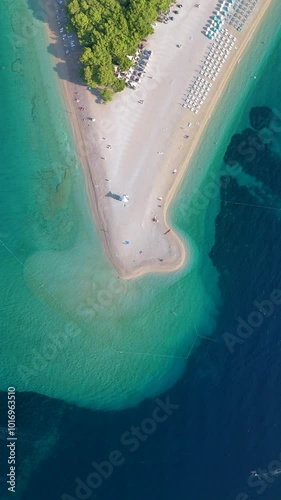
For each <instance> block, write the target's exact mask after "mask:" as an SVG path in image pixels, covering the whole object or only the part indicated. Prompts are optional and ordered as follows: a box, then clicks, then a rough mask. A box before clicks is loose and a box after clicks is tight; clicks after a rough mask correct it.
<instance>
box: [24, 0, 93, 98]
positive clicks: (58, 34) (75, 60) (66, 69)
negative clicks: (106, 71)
mask: <svg viewBox="0 0 281 500" xmlns="http://www.w3.org/2000/svg"><path fill="white" fill-rule="evenodd" d="M66 3H67V2H66V0H61V3H60V0H58V1H55V0H47V1H45V0H39V2H38V0H27V4H28V7H29V9H30V10H31V11H32V14H33V16H34V19H36V23H37V25H38V26H39V28H41V26H42V27H43V28H44V29H48V32H49V36H48V38H49V45H48V46H47V48H46V50H47V51H48V52H49V54H51V55H52V56H54V57H56V58H58V59H59V61H57V62H56V63H55V65H54V71H55V72H56V73H57V75H58V77H59V78H60V80H65V81H68V82H70V83H73V84H76V85H83V86H85V87H86V83H85V82H84V81H83V79H82V77H81V69H82V65H81V63H80V60H79V59H80V56H81V52H82V48H81V46H80V44H79V41H78V37H77V35H76V34H75V33H71V32H68V31H67V28H66V27H67V23H68V19H67V15H66V8H65V6H66ZM70 35H71V37H70ZM89 92H91V93H92V95H93V96H95V100H96V103H97V104H102V103H103V98H102V96H101V93H100V91H99V90H98V89H91V90H90V89H89Z"/></svg>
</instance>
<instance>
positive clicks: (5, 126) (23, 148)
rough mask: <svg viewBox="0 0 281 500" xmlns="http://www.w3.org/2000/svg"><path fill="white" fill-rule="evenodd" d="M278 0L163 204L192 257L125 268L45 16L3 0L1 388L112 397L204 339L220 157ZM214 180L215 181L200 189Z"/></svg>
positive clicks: (164, 377)
mask: <svg viewBox="0 0 281 500" xmlns="http://www.w3.org/2000/svg"><path fill="white" fill-rule="evenodd" d="M278 8H279V7H278V6H277V3H276V4H275V12H273V10H272V12H271V13H270V16H269V18H268V19H267V22H266V23H265V24H264V26H263V28H262V31H261V34H260V36H261V37H262V39H265V40H266V42H267V43H266V44H264V45H262V46H261V45H260V44H257V45H256V50H254V49H253V50H251V54H248V55H247V56H245V57H244V58H243V60H242V61H241V63H240V68H239V75H238V74H237V75H236V77H235V78H234V79H233V81H232V82H231V83H230V85H229V88H228V91H227V94H226V95H225V97H224V98H223V99H222V101H221V103H220V109H219V111H218V114H217V116H216V117H215V118H214V120H213V124H212V128H211V129H209V130H208V132H207V134H206V136H205V139H204V141H203V142H202V145H201V147H200V149H199V151H198V153H197V155H196V157H195V159H194V160H193V162H192V165H191V168H190V169H189V172H188V174H187V177H186V181H185V183H184V185H183V187H182V189H181V191H180V193H179V197H178V199H177V201H176V203H175V205H174V207H173V209H172V211H171V217H172V221H174V222H175V224H176V225H177V227H178V228H179V230H180V231H181V232H182V234H183V236H184V237H186V238H188V239H189V240H190V243H191V246H192V251H193V256H192V257H193V259H192V266H191V267H190V268H189V269H183V270H182V271H181V272H179V273H177V274H174V275H170V276H148V277H145V278H143V279H140V280H137V281H132V282H121V281H120V280H119V279H118V277H117V276H116V273H115V272H114V271H113V270H112V268H111V266H110V265H109V263H108V262H107V260H106V258H105V257H104V255H103V252H102V249H101V245H100V243H99V239H98V233H97V231H96V229H95V226H94V223H93V221H92V219H91V216H90V213H89V207H88V202H87V197H86V192H85V187H84V181H83V177H82V173H81V170H80V166H79V165H78V163H77V159H76V157H75V153H74V148H73V143H72V136H71V132H70V130H69V126H68V122H67V111H66V110H65V109H64V104H63V101H62V99H61V95H60V91H59V87H58V82H57V80H56V73H55V71H54V68H53V63H52V59H51V56H50V54H49V53H48V51H47V50H46V39H45V34H44V31H43V24H42V23H41V22H38V21H36V20H35V18H34V15H33V14H34V13H33V12H32V10H31V9H29V8H28V5H27V2H26V1H25V0H16V1H14V2H9V1H8V0H7V1H6V2H4V4H3V8H2V7H1V30H2V31H1V33H2V35H1V44H2V47H1V51H0V54H1V56H0V67H2V70H1V80H0V81H1V96H2V100H1V111H2V112H1V117H0V120H1V123H0V133H1V141H2V146H1V152H0V154H1V174H2V182H1V214H2V217H1V227H0V238H1V241H2V245H1V264H0V265H1V329H2V349H1V354H0V356H1V358H0V361H1V388H2V389H5V388H6V386H7V385H15V386H16V387H17V389H18V390H28V391H34V392H38V393H41V394H45V395H48V396H51V397H55V398H60V399H62V400H64V401H67V402H72V403H75V404H77V405H81V406H86V407H90V408H97V409H116V408H118V409H119V408H124V407H129V406H132V405H135V404H137V403H138V402H140V401H141V400H143V399H144V398H146V397H151V396H154V395H157V394H159V393H160V392H161V391H163V390H164V389H167V388H168V387H170V386H171V385H172V384H173V383H174V382H175V381H176V380H178V379H179V377H180V375H181V374H182V372H183V370H184V367H185V365H186V362H187V358H188V356H189V354H190V351H191V348H195V349H196V346H198V345H199V343H200V342H201V341H202V340H201V339H200V338H197V335H200V333H201V332H204V335H205V336H206V335H208V334H211V333H212V331H213V330H214V327H215V323H216V316H217V313H218V310H219V307H220V304H221V298H220V294H219V291H218V287H217V282H218V275H217V271H216V270H215V268H214V267H213V265H212V263H211V260H210V258H209V252H210V250H211V248H212V245H213V242H214V234H215V224H214V220H215V216H216V214H217V212H218V210H219V197H218V192H219V190H218V189H217V188H216V186H217V185H218V178H219V170H220V168H221V163H219V162H217V161H216V158H221V153H222V151H223V150H224V149H225V146H226V143H227V131H228V130H229V128H230V127H231V126H233V123H234V121H235V122H236V123H237V124H238V123H239V120H240V119H243V113H242V110H241V109H240V108H239V107H238V106H237V93H239V95H240V97H241V102H242V100H243V99H244V98H245V97H246V95H247V93H250V92H251V90H252V88H253V86H254V85H257V84H258V79H257V80H254V79H253V78H252V75H253V74H255V75H257V76H258V75H259V73H260V72H262V68H263V64H265V60H266V57H267V54H269V53H270V49H271V48H272V46H273V44H274V43H275V38H274V36H273V37H272V34H273V33H275V34H276V33H277V31H278V30H277V28H278V17H277V16H276V12H279V11H278ZM2 11H3V12H2ZM257 54H258V58H257ZM234 103H235V104H236V106H235V107H234ZM230 109H231V110H232V113H229V110H230ZM222 116H224V121H223V126H222V119H221V117H222ZM214 143H218V144H216V145H214ZM210 176H211V177H210ZM210 183H211V187H213V186H214V185H215V189H214V190H213V191H212V193H214V194H211V195H209V194H207V195H205V200H204V199H203V201H202V199H201V200H200V199H199V197H200V196H202V193H204V192H205V190H206V189H209V188H206V186H209V185H210ZM208 192H209V191H208ZM190 193H192V196H190Z"/></svg>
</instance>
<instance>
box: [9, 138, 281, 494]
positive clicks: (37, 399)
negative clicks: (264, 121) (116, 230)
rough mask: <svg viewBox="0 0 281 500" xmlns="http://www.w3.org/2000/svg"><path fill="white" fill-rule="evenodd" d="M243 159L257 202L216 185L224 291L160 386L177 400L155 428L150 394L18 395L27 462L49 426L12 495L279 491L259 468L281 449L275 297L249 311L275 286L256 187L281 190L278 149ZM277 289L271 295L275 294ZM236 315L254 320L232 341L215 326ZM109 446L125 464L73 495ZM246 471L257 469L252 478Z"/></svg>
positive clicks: (21, 448)
mask: <svg viewBox="0 0 281 500" xmlns="http://www.w3.org/2000/svg"><path fill="white" fill-rule="evenodd" d="M234 132H241V131H240V130H239V131H234ZM230 139H231V138H230ZM242 167H243V170H244V171H248V172H249V171H250V170H251V172H252V173H257V172H258V174H257V175H258V176H259V178H260V180H261V181H262V184H263V188H262V192H260V193H259V199H258V201H257V196H256V193H255V195H253V193H252V194H251V193H250V191H249V189H248V188H246V187H244V186H242V187H239V185H238V183H237V181H236V180H235V179H233V178H230V179H228V182H227V183H224V184H223V186H224V187H223V188H222V190H221V200H222V201H221V211H220V213H219V215H218V217H217V219H216V242H215V244H214V246H213V249H212V251H211V258H212V260H213V263H214V264H215V266H216V268H217V269H218V270H219V272H220V280H219V286H220V290H221V292H222V295H223V298H224V301H223V305H222V307H221V312H220V315H219V319H218V324H217V328H216V332H215V334H214V336H213V341H210V340H209V341H208V340H206V341H203V342H202V343H201V345H200V346H199V347H198V348H197V349H195V350H194V351H193V355H192V356H191V358H190V360H189V363H188V366H187V368H186V372H185V374H184V377H183V378H182V380H181V381H180V382H179V383H178V384H177V385H176V386H175V387H174V388H173V389H172V390H170V391H169V392H167V393H166V394H163V395H161V396H160V400H161V401H162V403H163V402H165V401H166V398H169V401H170V402H171V403H172V404H173V405H176V406H178V407H177V408H174V409H173V410H171V412H170V413H171V414H168V415H167V418H166V420H165V421H163V422H158V423H157V424H155V426H156V428H153V423H152V424H151V421H150V422H149V421H146V420H145V419H147V418H150V417H151V416H152V415H154V414H155V413H153V412H154V411H155V408H156V407H157V406H159V402H156V401H146V402H144V403H143V404H141V405H140V406H139V407H138V408H133V409H129V410H126V411H122V412H117V413H115V412H93V411H89V410H84V409H78V408H76V407H71V406H69V405H66V404H64V403H61V402H59V401H54V400H50V399H48V398H45V397H41V396H38V395H32V396H31V395H30V394H19V395H18V403H20V404H18V427H19V429H20V432H21V433H22V435H21V439H20V440H19V444H18V460H19V459H20V463H21V467H20V469H22V470H25V469H26V470H28V466H29V465H30V464H29V462H30V461H33V460H35V461H36V457H37V455H38V454H39V455H40V454H41V453H42V448H44V436H45V435H46V436H49V435H50V431H51V430H52V429H56V433H57V434H56V437H55V442H54V444H53V446H51V447H50V449H51V451H50V454H49V455H48V454H47V455H46V457H45V459H43V460H42V461H41V463H40V464H39V466H38V467H37V468H36V469H35V472H34V474H33V475H32V476H31V479H30V480H29V482H28V483H27V485H26V488H25V491H24V493H23V494H22V496H20V497H19V498H21V499H22V500H33V499H36V500H37V499H38V500H39V499H40V500H50V499H51V500H56V499H64V500H67V499H68V500H70V499H73V498H79V499H80V498H85V499H86V498H91V499H100V500H115V499H116V498H118V499H119V498H120V499H124V500H125V499H126V500H132V499H134V500H144V499H148V500H160V499H161V500H170V499H171V498H177V499H178V500H185V499H188V500H246V499H247V500H248V499H255V498H257V497H259V496H260V495H262V498H264V499H268V500H277V499H280V496H281V475H278V474H277V475H275V476H274V475H272V474H269V475H268V474H267V473H268V472H272V470H273V469H270V468H272V467H277V468H278V463H275V462H274V461H276V460H278V459H280V458H281V456H280V454H281V385H280V354H281V352H280V346H281V344H280V316H281V305H280V304H274V305H272V306H270V305H268V303H267V304H266V305H265V307H266V308H268V314H267V316H268V317H266V316H265V315H263V316H259V317H258V316H256V315H253V314H252V315H251V313H253V311H257V310H258V308H257V306H256V305H255V304H254V302H255V301H259V303H260V302H261V301H263V300H268V299H269V298H270V296H271V297H273V295H272V293H273V291H274V290H281V270H280V264H279V263H280V258H279V256H280V248H281V222H280V209H279V208H278V202H277V201H276V199H275V205H273V204H272V205H271V207H270V208H264V207H265V206H266V207H268V206H269V201H268V200H269V194H268V190H267V191H266V194H264V193H265V189H264V187H265V186H267V187H268V186H269V187H270V191H271V193H272V192H273V191H274V192H275V194H276V195H278V193H280V192H281V190H280V188H281V159H280V156H279V155H277V154H275V153H272V147H271V145H268V146H266V148H265V150H263V151H262V152H258V153H257V155H256V157H255V159H254V161H252V162H249V161H248V160H247V158H246V159H245V158H244V162H243V161H242ZM272 178H274V185H271V180H272ZM263 197H264V199H263ZM225 200H228V202H226V201H225ZM231 202H234V203H231ZM237 202H239V203H240V204H236V203H237ZM256 205H259V206H256ZM274 206H275V207H277V208H276V209H272V208H273V207H274ZM279 206H280V203H279ZM275 293H276V292H275ZM274 299H275V301H276V300H277V301H279V302H280V297H279V299H278V294H277V295H276V294H275V295H274ZM238 317H241V318H242V319H243V320H244V321H246V323H248V324H249V323H251V321H252V322H254V323H253V324H255V322H257V323H261V324H260V326H256V327H253V328H252V331H251V330H250V327H249V326H248V327H245V326H244V328H246V334H247V335H246V336H248V338H247V339H245V340H244V341H243V342H242V341H241V340H240V342H239V343H235V344H234V345H233V349H230V350H232V351H233V352H230V350H229V349H228V348H227V345H226V342H225V338H224V334H225V333H226V332H228V333H230V334H233V335H236V338H237V333H236V331H237V327H238V320H237V318H238ZM3 401H4V398H3ZM3 406H4V405H2V407H3ZM157 415H158V416H159V415H160V418H161V417H163V416H164V415H165V413H164V412H163V411H162V410H161V411H159V413H157ZM34 419H35V420H34ZM151 425H152V427H151ZM132 426H135V427H138V426H147V427H145V429H147V432H148V433H149V432H151V434H149V435H148V436H147V438H146V439H145V437H143V436H145V435H144V434H143V433H141V435H140V437H139V438H138V439H137V441H128V440H129V439H130V438H131V439H132V436H131V435H130V437H129V435H128V434H126V435H125V437H124V436H123V439H122V435H123V434H124V433H125V432H127V433H128V432H129V433H130V434H131V433H132V432H134V431H132V429H131V427H132ZM155 426H154V427H155ZM54 432H55V431H54ZM136 432H137V431H136ZM48 439H49V437H47V441H48ZM142 439H145V440H142ZM124 440H125V441H124ZM137 442H138V444H137ZM36 443H37V444H36ZM35 446H37V449H36V447H35ZM137 447H138V449H136V450H135V448H137ZM46 449H48V446H47V443H46ZM114 450H117V451H119V452H120V453H119V455H118V456H117V461H121V462H123V463H122V464H121V465H119V466H117V465H115V467H113V470H110V471H109V470H108V468H107V467H106V466H104V467H105V469H104V470H106V473H107V474H109V477H108V478H104V479H102V482H101V476H100V477H98V476H95V475H94V476H92V481H94V483H92V484H93V485H94V486H96V485H97V482H96V481H99V482H101V485H100V486H99V487H98V488H92V489H91V490H86V491H84V493H83V495H84V496H83V495H82V493H81V495H80V496H77V495H76V494H75V488H76V482H75V479H76V478H80V479H81V481H83V482H85V481H86V480H88V481H89V480H90V479H89V474H91V473H93V472H94V471H95V469H94V467H93V466H92V465H91V463H92V462H94V461H95V462H96V463H98V464H100V463H101V462H104V461H108V458H109V456H110V454H111V453H112V452H113V451H114ZM114 457H115V458H114V459H116V455H114ZM118 463H119V462H118ZM259 469H263V472H262V471H261V470H259ZM253 470H257V471H258V474H259V476H260V478H254V477H253V478H252V480H249V477H250V472H251V471H253ZM248 481H252V482H250V484H248ZM63 494H65V496H63ZM239 494H241V496H239ZM67 495H69V496H67Z"/></svg>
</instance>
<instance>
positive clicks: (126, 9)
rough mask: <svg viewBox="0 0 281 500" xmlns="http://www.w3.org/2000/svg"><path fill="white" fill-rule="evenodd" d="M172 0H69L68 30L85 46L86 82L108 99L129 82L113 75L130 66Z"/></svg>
mask: <svg viewBox="0 0 281 500" xmlns="http://www.w3.org/2000/svg"><path fill="white" fill-rule="evenodd" d="M170 3H171V0H69V2H68V6H67V8H68V16H69V19H70V25H69V29H70V30H71V31H75V32H76V33H77V35H78V38H79V41H80V44H81V45H82V47H83V52H82V56H81V63H82V76H83V79H84V80H85V82H86V83H87V85H89V86H90V87H92V88H99V89H100V90H101V94H102V97H103V99H104V101H105V102H107V101H110V100H112V96H113V94H114V92H121V91H122V90H123V89H124V88H125V86H126V84H125V82H124V81H122V80H119V79H118V78H116V76H115V75H114V65H118V66H119V67H120V69H121V71H126V70H128V69H129V68H130V66H131V64H132V63H131V61H130V59H129V58H128V57H127V56H128V55H131V56H133V55H135V53H136V50H137V47H138V44H139V43H140V41H141V40H142V39H143V38H146V37H148V36H149V35H151V34H152V33H153V27H152V24H153V23H154V22H155V21H156V20H157V18H158V15H159V13H160V12H165V11H167V9H168V7H169V5H170Z"/></svg>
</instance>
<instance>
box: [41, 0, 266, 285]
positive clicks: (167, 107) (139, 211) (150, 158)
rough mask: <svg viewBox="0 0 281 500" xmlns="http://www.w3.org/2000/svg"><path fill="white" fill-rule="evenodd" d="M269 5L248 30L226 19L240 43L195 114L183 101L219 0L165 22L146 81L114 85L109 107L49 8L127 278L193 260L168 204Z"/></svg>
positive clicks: (107, 231)
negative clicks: (88, 81) (117, 89)
mask: <svg viewBox="0 0 281 500" xmlns="http://www.w3.org/2000/svg"><path fill="white" fill-rule="evenodd" d="M270 4H271V0H263V2H258V5H257V6H256V8H255V10H254V11H253V14H252V17H251V18H250V20H249V21H248V22H247V24H246V26H245V28H244V30H243V31H242V32H237V31H236V30H235V29H234V28H232V27H229V26H227V25H225V27H226V28H227V29H228V31H229V32H230V33H232V34H233V35H235V36H236V37H237V41H236V42H235V48H234V50H232V52H231V54H230V56H229V58H228V59H227V61H226V62H225V64H224V66H223V68H222V70H221V72H220V74H219V76H218V78H217V79H216V81H215V82H214V83H213V85H212V89H211V91H210V93H209V95H208V97H207V99H206V100H205V101H204V105H203V106H202V108H201V109H200V111H199V112H198V114H196V115H195V114H194V113H192V112H191V111H190V110H188V109H186V108H184V107H183V106H182V104H183V103H184V99H185V97H186V93H187V88H188V86H189V85H190V84H191V83H192V81H193V80H194V78H195V77H196V76H197V75H198V72H199V70H200V66H201V65H202V60H203V59H204V58H205V55H206V52H207V51H208V48H209V46H210V44H211V43H212V41H211V40H209V39H208V38H207V37H206V36H204V35H203V34H202V28H203V26H204V25H205V24H206V21H207V19H208V18H209V16H210V15H211V14H212V12H213V11H214V8H215V7H216V5H217V2H216V0H211V1H209V2H204V4H201V6H200V8H197V7H195V4H194V3H193V1H191V0H182V5H183V8H182V9H180V13H179V15H177V16H174V21H169V23H168V24H161V23H159V24H158V26H157V27H156V29H155V33H154V34H153V35H152V36H151V37H150V38H149V39H148V42H147V43H146V44H145V45H146V48H147V49H150V50H152V52H153V55H152V57H151V59H150V61H149V66H148V67H147V69H146V74H145V77H144V78H143V80H142V82H141V85H140V87H139V88H138V89H137V90H135V91H134V90H131V89H126V90H125V91H123V92H122V93H120V94H116V96H115V97H114V100H113V102H111V103H110V104H108V105H106V106H104V105H103V104H101V103H100V102H99V98H98V95H97V94H96V93H95V92H94V91H90V90H88V89H87V87H86V86H85V85H84V84H83V83H82V82H81V81H80V79H79V75H78V72H79V64H78V59H79V54H80V52H79V46H78V44H77V42H76V49H75V50H72V51H70V53H68V54H66V53H65V47H64V44H63V40H62V37H61V33H60V32H59V27H58V24H57V18H56V16H55V15H54V16H50V20H49V24H48V38H49V41H50V44H52V46H53V50H52V53H54V54H55V55H54V67H55V68H56V67H59V72H58V73H59V77H60V84H61V87H62V91H63V95H64V98H65V103H66V109H67V111H68V113H69V117H70V121H71V126H72V129H73V133H74V138H75V144H76V147H77V152H78V156H79V159H80V161H81V164H82V166H83V170H84V173H85V179H86V183H87V192H88V196H89V200H90V204H91V208H92V212H93V216H94V218H95V221H96V224H97V227H98V229H99V231H100V237H101V240H102V242H103V245H104V248H105V251H106V253H107V255H108V257H109V259H110V261H111V262H112V264H113V266H114V268H115V269H116V271H117V273H118V275H119V276H120V277H122V278H124V279H132V278H136V277H139V276H142V275H144V274H147V273H157V272H161V273H162V272H173V271H176V270H178V269H180V268H181V267H182V266H183V265H184V264H185V263H186V262H187V261H188V257H189V250H188V248H187V247H186V245H185V243H184V242H183V241H182V240H181V238H180V237H179V236H178V234H177V233H176V232H175V231H174V229H173V228H172V227H171V225H170V224H169V220H168V214H167V211H168V208H169V205H170V204H171V202H172V200H173V199H174V196H175V194H176V192H177V190H178V188H179V186H180V184H181V182H182V180H183V177H184V175H185V172H186V169H187V168H188V166H189V165H190V163H191V159H192V156H193V155H194V152H195V150H196V148H197V147H198V144H199V142H200V140H201V139H202V138H203V134H204V132H205V130H206V126H207V125H208V123H209V121H210V120H211V117H212V115H213V113H214V111H215V109H216V107H217V106H218V102H219V100H220V99H221V97H222V94H223V92H224V91H225V88H226V87H227V83H228V81H229V79H230V78H231V76H232V74H233V72H234V71H235V68H236V66H237V62H238V61H239V59H240V58H241V56H242V54H243V52H244V51H245V49H246V48H247V46H248V44H249V41H250V40H251V39H252V37H253V35H254V33H255V31H256V30H257V28H258V26H259V25H260V23H261V22H262V19H263V17H264V15H265V13H266V11H267V9H268V8H269V6H270ZM54 9H55V7H54ZM93 120H94V121H93ZM190 124H191V125H190ZM124 196H125V198H123V197H124ZM122 199H123V200H124V201H121V200H122Z"/></svg>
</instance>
